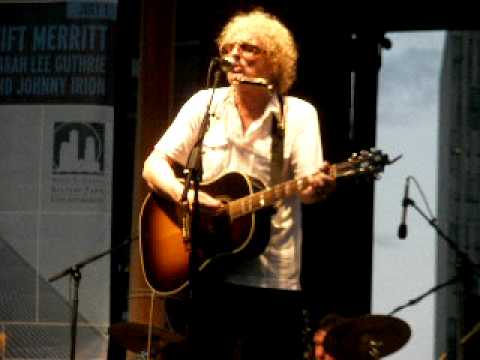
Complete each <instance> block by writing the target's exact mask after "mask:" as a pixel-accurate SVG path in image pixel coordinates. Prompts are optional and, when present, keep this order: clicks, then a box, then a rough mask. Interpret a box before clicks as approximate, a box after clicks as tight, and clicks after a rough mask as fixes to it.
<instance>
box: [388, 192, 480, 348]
mask: <svg viewBox="0 0 480 360" xmlns="http://www.w3.org/2000/svg"><path fill="white" fill-rule="evenodd" d="M404 204H405V206H411V207H413V208H414V209H415V210H416V211H417V212H418V213H419V214H420V215H421V216H422V217H423V218H424V219H425V220H426V221H427V222H428V223H429V224H430V225H431V226H432V227H433V228H434V229H435V231H436V233H437V235H439V236H440V237H441V238H442V239H443V240H445V241H446V243H447V244H448V246H449V247H450V248H451V249H452V250H453V251H454V252H455V255H456V256H457V257H458V258H459V261H458V263H457V274H456V275H455V276H453V277H452V278H451V279H449V280H447V281H446V282H444V283H442V284H439V285H437V286H435V287H433V288H431V289H430V290H428V291H427V292H426V293H424V294H422V295H420V296H419V297H417V298H415V299H413V300H410V301H409V302H408V303H407V304H406V305H403V306H399V307H398V308H396V309H395V310H393V311H392V312H390V313H389V315H392V314H394V313H396V312H398V311H400V310H402V309H404V308H406V307H408V306H411V305H414V304H416V303H418V302H419V301H420V300H422V299H423V298H424V297H426V296H427V295H429V294H432V293H434V292H435V291H437V290H439V289H441V288H443V287H445V286H448V285H451V284H454V283H456V282H462V283H463V296H465V292H466V289H468V288H469V287H470V286H471V284H472V279H473V272H474V270H476V271H478V270H479V269H480V265H479V264H476V263H474V262H473V261H472V260H471V259H470V257H469V256H468V254H467V253H466V252H464V251H463V250H462V249H460V248H459V246H458V245H457V243H456V242H455V241H453V240H452V239H451V238H450V237H448V236H447V235H446V234H445V233H444V232H443V231H442V230H441V229H440V228H439V226H438V225H437V223H436V219H435V218H429V217H428V216H427V215H426V214H425V212H423V211H422V210H421V209H420V208H419V207H418V206H417V205H416V203H415V202H414V201H413V200H412V199H410V198H409V197H408V196H407V197H406V198H405V199H404ZM462 301H465V299H462ZM463 305H464V304H462V308H463ZM474 330H476V329H474ZM462 331H463V329H462ZM468 335H469V334H467V336H468ZM467 336H465V337H464V338H463V339H465V338H467Z"/></svg>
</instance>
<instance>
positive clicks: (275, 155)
mask: <svg viewBox="0 0 480 360" xmlns="http://www.w3.org/2000/svg"><path fill="white" fill-rule="evenodd" d="M278 101H279V103H280V111H279V116H276V115H275V114H274V115H273V119H272V120H273V121H272V148H271V163H270V179H271V185H275V184H278V183H279V182H281V180H282V173H283V147H284V139H285V118H284V111H283V110H284V109H283V107H284V100H283V96H282V95H280V94H279V95H278Z"/></svg>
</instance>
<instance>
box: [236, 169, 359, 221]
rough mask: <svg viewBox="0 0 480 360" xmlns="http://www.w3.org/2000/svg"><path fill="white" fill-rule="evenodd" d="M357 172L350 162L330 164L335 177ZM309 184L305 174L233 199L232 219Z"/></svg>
mask: <svg viewBox="0 0 480 360" xmlns="http://www.w3.org/2000/svg"><path fill="white" fill-rule="evenodd" d="M357 172H358V171H357V170H355V169H354V168H352V164H351V163H349V162H341V163H337V164H334V165H331V166H330V175H331V176H333V177H334V178H340V177H345V176H350V175H354V174H356V173H357ZM308 185H309V180H308V176H305V177H302V178H300V179H293V180H288V181H285V182H283V183H280V184H277V185H274V186H273V187H270V188H266V189H264V190H261V191H258V192H256V193H253V194H250V195H247V196H245V197H242V198H240V199H236V200H232V201H230V202H229V203H228V204H227V211H228V214H229V215H230V218H231V219H235V218H238V217H240V216H243V215H247V214H250V213H252V212H254V211H257V210H260V209H262V208H265V207H268V206H271V205H273V204H274V203H275V202H277V201H279V200H282V199H285V198H288V197H291V196H293V195H296V194H298V193H299V192H301V191H302V190H304V189H305V188H306V187H307V186H308Z"/></svg>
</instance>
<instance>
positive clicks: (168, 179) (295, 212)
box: [143, 9, 335, 360]
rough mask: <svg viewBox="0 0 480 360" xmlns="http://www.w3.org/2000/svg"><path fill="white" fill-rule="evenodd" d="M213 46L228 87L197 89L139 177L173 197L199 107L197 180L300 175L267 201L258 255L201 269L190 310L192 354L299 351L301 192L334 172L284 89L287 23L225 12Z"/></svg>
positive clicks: (206, 199) (316, 192) (313, 124)
mask: <svg viewBox="0 0 480 360" xmlns="http://www.w3.org/2000/svg"><path fill="white" fill-rule="evenodd" d="M217 45H218V49H219V52H220V55H221V56H222V57H223V58H224V59H227V60H228V62H229V63H230V65H231V67H230V69H229V71H228V73H227V80H228V83H229V85H230V86H228V87H222V88H218V89H215V90H214V91H213V94H212V89H207V90H202V91H199V92H198V93H196V94H195V95H193V96H192V97H191V98H190V99H189V100H188V101H187V102H186V103H185V104H184V105H183V107H182V108H181V109H180V111H179V113H178V114H177V116H176V118H175V120H174V121H173V123H172V125H171V126H170V127H169V129H168V130H167V131H166V132H165V134H164V135H163V136H162V138H161V139H160V141H159V142H158V143H157V144H156V146H155V149H154V150H153V151H152V153H151V154H150V155H149V156H148V158H147V160H146V161H145V165H144V170H143V176H144V179H145V180H146V182H147V184H148V185H149V187H150V188H151V189H152V190H153V191H155V192H157V193H158V194H160V195H162V196H166V197H167V198H169V199H171V200H172V201H175V202H179V201H181V197H182V192H183V184H182V183H181V182H180V181H179V180H178V179H177V178H176V177H175V175H174V171H173V169H172V167H173V165H174V164H175V163H179V164H181V165H183V166H185V165H186V164H187V160H188V156H189V154H190V151H191V149H192V147H193V146H194V144H195V143H196V142H197V141H198V136H199V129H200V127H201V123H202V120H203V118H204V114H205V113H206V111H207V110H208V111H209V114H210V116H209V119H208V120H209V124H208V130H207V131H206V133H205V136H204V138H203V142H202V144H203V145H202V164H203V179H202V180H203V181H211V180H214V179H217V178H219V177H220V176H222V175H223V174H226V173H230V172H234V171H237V172H241V173H245V174H247V175H249V176H251V177H254V178H256V179H259V180H260V181H261V182H263V183H264V184H265V185H267V186H270V185H272V184H273V182H283V181H286V180H289V179H300V178H304V179H305V180H306V185H305V186H301V187H300V189H299V191H298V196H297V195H293V196H287V197H285V198H284V199H282V200H281V201H279V202H278V203H277V204H275V213H274V214H273V215H272V217H271V225H270V237H269V241H268V244H267V245H266V247H265V250H264V251H263V252H262V253H261V254H260V255H257V256H254V257H252V258H249V259H242V261H240V262H235V263H233V262H232V263H230V264H229V266H228V267H226V268H224V269H223V270H219V271H218V273H217V274H216V276H212V277H210V276H208V275H201V276H200V280H199V281H198V282H196V284H197V286H196V287H195V290H194V292H193V304H194V307H193V312H194V314H193V315H192V316H193V325H192V335H193V338H194V340H193V344H194V349H195V350H194V355H195V356H197V357H198V356H205V357H206V358H209V359H222V360H225V359H229V358H232V356H233V355H232V354H233V352H234V350H233V349H235V352H236V354H240V356H241V358H245V359H267V358H282V359H292V360H293V359H300V357H301V355H302V351H303V347H302V343H301V332H302V326H303V320H302V315H301V314H302V313H301V310H302V307H301V295H300V290H301V287H300V265H301V246H302V229H301V206H300V201H303V202H304V203H313V202H315V201H319V200H321V199H323V198H325V197H326V196H327V195H328V194H329V193H330V192H331V191H332V190H333V189H334V187H335V179H334V178H333V177H332V176H330V175H329V173H328V170H329V166H328V164H327V163H325V162H324V161H323V157H322V143H321V139H320V133H319V124H318V116H317V112H316V110H315V108H314V107H313V106H312V105H311V104H309V103H307V102H306V101H303V100H301V99H298V98H295V97H292V96H286V93H287V91H288V90H289V88H290V87H291V85H292V83H293V82H294V80H295V76H296V62H297V57H298V54H297V48H296V45H295V42H294V39H293V37H292V35H291V33H290V31H289V30H288V29H287V28H286V27H285V26H284V25H283V24H282V23H281V22H280V21H279V20H278V19H277V18H276V17H274V16H273V15H271V14H268V13H266V12H264V11H263V10H260V9H256V10H253V11H250V12H247V13H239V14H237V15H235V16H234V17H233V18H232V19H230V21H229V22H228V23H227V24H226V25H225V27H224V28H223V30H222V32H221V33H220V35H219V37H218V39H217ZM259 84H260V85H259ZM262 84H263V85H269V86H263V85H262ZM272 87H273V91H272V90H271V89H272ZM209 104H210V105H209ZM273 129H276V130H273ZM279 129H280V131H279ZM282 129H284V131H283V135H282V134H281V133H282ZM273 133H275V134H278V133H280V135H273ZM274 136H280V137H281V140H282V141H280V143H282V142H283V144H282V145H283V146H281V147H280V150H278V147H276V148H275V149H276V150H272V142H273V141H274V140H275V141H276V142H278V141H277V139H278V138H274ZM275 151H277V153H275ZM278 151H280V159H281V161H280V164H279V165H278V164H276V165H275V166H274V165H273V164H272V163H273V162H272V161H271V159H272V158H273V157H276V155H278ZM272 168H275V170H272ZM272 177H275V178H276V179H277V180H276V181H272ZM192 198H193V192H192V191H191V192H190V193H189V199H190V201H191V200H192ZM198 199H199V203H200V205H201V207H202V208H206V209H210V210H213V211H217V210H220V209H222V208H223V206H224V204H223V203H222V201H220V200H219V199H216V198H215V197H213V196H210V195H209V194H208V193H206V192H203V191H200V192H199V194H198ZM200 221H201V220H200ZM267 240H268V239H267ZM199 354H201V355H199Z"/></svg>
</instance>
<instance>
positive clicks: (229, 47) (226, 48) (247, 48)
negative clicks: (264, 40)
mask: <svg viewBox="0 0 480 360" xmlns="http://www.w3.org/2000/svg"><path fill="white" fill-rule="evenodd" d="M235 47H238V50H239V52H240V53H241V54H243V55H247V56H255V55H258V54H260V53H262V52H263V51H264V50H263V49H262V48H260V47H259V46H257V45H253V44H249V43H247V42H241V43H230V44H224V45H223V46H222V47H221V48H220V54H221V55H228V54H230V53H231V52H232V51H233V49H235Z"/></svg>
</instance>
